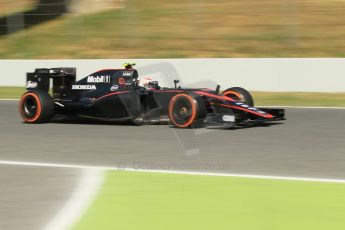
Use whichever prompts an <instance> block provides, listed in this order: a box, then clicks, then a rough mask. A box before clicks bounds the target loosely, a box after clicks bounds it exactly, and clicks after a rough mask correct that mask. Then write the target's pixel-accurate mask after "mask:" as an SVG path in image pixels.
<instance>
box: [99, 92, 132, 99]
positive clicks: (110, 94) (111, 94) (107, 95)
mask: <svg viewBox="0 0 345 230" xmlns="http://www.w3.org/2000/svg"><path fill="white" fill-rule="evenodd" d="M129 92H130V91H120V92H114V93H108V94H106V95H103V96H101V97H98V98H96V100H95V101H97V100H100V99H103V98H105V97H109V96H113V95H117V94H123V93H129Z"/></svg>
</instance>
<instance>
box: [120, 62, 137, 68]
mask: <svg viewBox="0 0 345 230" xmlns="http://www.w3.org/2000/svg"><path fill="white" fill-rule="evenodd" d="M135 65H136V64H135V63H134V62H125V63H123V64H122V66H123V67H125V68H126V69H132V68H133V66H135Z"/></svg>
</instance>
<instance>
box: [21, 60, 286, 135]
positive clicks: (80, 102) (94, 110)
mask: <svg viewBox="0 0 345 230" xmlns="http://www.w3.org/2000/svg"><path fill="white" fill-rule="evenodd" d="M138 82H139V80H138V72H137V70H136V69H134V68H132V67H131V66H130V68H124V69H104V70H99V71H97V72H95V73H93V74H91V75H89V76H87V77H85V78H83V79H81V80H79V81H76V68H51V69H36V70H35V72H33V73H27V92H25V93H24V94H23V96H22V97H21V100H20V103H19V111H20V114H21V116H22V118H23V120H24V122H27V123H44V122H49V121H51V120H52V119H53V118H54V117H55V118H56V117H74V118H87V119H95V120H102V121H114V122H119V121H130V122H132V123H134V124H136V125H142V124H146V123H150V124H153V123H167V122H168V123H171V124H173V125H174V126H176V127H179V128H187V127H192V128H193V127H202V126H220V127H224V128H230V127H233V126H243V125H253V124H262V123H265V122H270V121H277V120H283V119H284V116H285V111H284V110H283V109H269V108H255V107H254V101H253V98H252V96H251V95H250V93H249V92H248V91H246V90H245V89H243V88H239V87H233V88H229V89H227V90H225V91H223V92H221V93H220V90H219V89H220V86H217V89H215V90H211V89H205V88H182V87H180V86H178V84H179V81H178V80H175V81H174V83H175V87H174V88H163V87H160V86H159V84H158V82H157V81H151V82H149V83H148V84H147V85H146V87H142V86H140V85H139V84H138ZM51 83H52V84H51Z"/></svg>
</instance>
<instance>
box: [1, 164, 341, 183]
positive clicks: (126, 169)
mask: <svg viewBox="0 0 345 230" xmlns="http://www.w3.org/2000/svg"><path fill="white" fill-rule="evenodd" d="M114 163H116V162H114ZM0 165H12V166H31V167H53V168H69V169H98V170H108V171H128V172H148V173H164V174H181V175H201V176H218V177H239V178H253V179H270V180H289V181H311V182H312V181H314V182H329V183H345V179H331V178H309V177H291V176H272V175H252V174H235V173H211V172H189V171H177V170H176V171H175V170H155V169H134V168H117V167H106V166H91V165H72V164H56V163H40V162H23V161H0Z"/></svg>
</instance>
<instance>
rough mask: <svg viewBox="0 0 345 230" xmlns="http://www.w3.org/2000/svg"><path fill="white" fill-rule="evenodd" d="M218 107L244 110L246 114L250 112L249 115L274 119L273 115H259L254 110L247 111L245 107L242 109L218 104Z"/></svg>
mask: <svg viewBox="0 0 345 230" xmlns="http://www.w3.org/2000/svg"><path fill="white" fill-rule="evenodd" d="M217 105H219V106H222V107H225V108H230V109H238V110H242V111H245V112H248V113H252V114H255V115H258V116H260V117H264V118H267V119H271V118H273V116H272V115H271V114H268V113H266V114H267V115H266V114H261V113H258V112H255V111H253V110H250V109H246V108H243V107H240V106H234V105H224V104H217Z"/></svg>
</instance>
